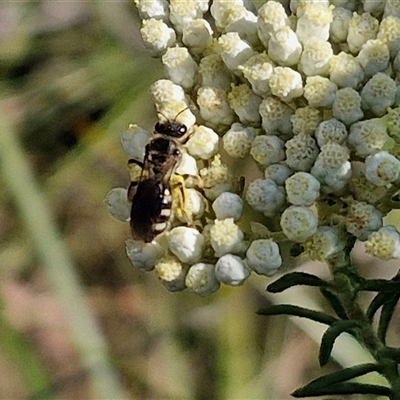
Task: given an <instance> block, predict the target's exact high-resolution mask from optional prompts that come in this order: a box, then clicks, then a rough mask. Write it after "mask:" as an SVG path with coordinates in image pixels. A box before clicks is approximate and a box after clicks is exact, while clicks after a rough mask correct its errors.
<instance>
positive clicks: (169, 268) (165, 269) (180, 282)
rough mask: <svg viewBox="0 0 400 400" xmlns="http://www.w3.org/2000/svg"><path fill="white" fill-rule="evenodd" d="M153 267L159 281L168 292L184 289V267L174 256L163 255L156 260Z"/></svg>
mask: <svg viewBox="0 0 400 400" xmlns="http://www.w3.org/2000/svg"><path fill="white" fill-rule="evenodd" d="M154 269H155V271H156V274H157V276H158V278H159V279H160V281H161V282H162V283H163V285H164V286H165V287H166V288H167V289H168V290H169V291H170V292H176V291H181V290H184V289H185V269H184V268H183V266H182V264H181V262H180V261H179V260H177V259H176V258H175V257H173V256H166V257H163V258H162V259H160V260H158V261H157V263H156V265H155V268H154Z"/></svg>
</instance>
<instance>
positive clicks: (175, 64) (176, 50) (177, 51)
mask: <svg viewBox="0 0 400 400" xmlns="http://www.w3.org/2000/svg"><path fill="white" fill-rule="evenodd" d="M162 62H163V64H164V68H165V72H166V74H167V76H168V77H169V79H171V81H172V82H174V83H175V84H177V85H180V86H182V87H183V88H184V89H186V90H188V89H191V88H192V87H193V85H194V84H195V76H196V72H197V64H196V63H195V62H194V60H193V58H192V56H191V55H190V53H189V51H188V49H187V48H186V47H169V48H168V49H167V51H166V52H165V54H164V55H163V56H162Z"/></svg>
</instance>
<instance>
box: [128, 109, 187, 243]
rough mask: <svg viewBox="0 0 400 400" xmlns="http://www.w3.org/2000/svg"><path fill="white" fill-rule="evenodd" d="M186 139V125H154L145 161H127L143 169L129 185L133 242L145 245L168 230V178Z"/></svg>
mask: <svg viewBox="0 0 400 400" xmlns="http://www.w3.org/2000/svg"><path fill="white" fill-rule="evenodd" d="M183 111H184V110H183ZM189 138H190V135H189V134H188V130H187V127H186V125H184V124H181V123H179V122H177V121H175V120H174V121H167V122H157V123H156V125H155V128H154V134H153V138H152V140H151V141H150V142H149V143H148V144H147V145H146V149H145V156H144V161H143V162H140V161H138V160H133V159H131V160H129V162H128V164H132V163H133V164H137V165H139V166H140V167H141V168H142V172H141V176H140V179H139V180H138V181H133V182H131V184H130V186H129V189H128V199H129V200H131V201H132V208H131V221H130V225H131V231H132V237H133V239H135V240H141V241H144V242H146V243H148V242H151V241H152V240H153V239H154V238H155V237H156V236H157V235H159V234H160V233H162V232H164V231H165V230H166V229H167V228H168V227H169V224H170V220H171V217H172V201H173V199H172V188H171V182H170V180H171V175H172V174H173V173H174V171H175V169H176V167H177V166H178V165H179V162H180V160H181V157H182V152H181V146H182V145H183V144H185V143H186V142H187V141H188V140H189ZM182 190H183V188H182ZM182 197H183V194H182Z"/></svg>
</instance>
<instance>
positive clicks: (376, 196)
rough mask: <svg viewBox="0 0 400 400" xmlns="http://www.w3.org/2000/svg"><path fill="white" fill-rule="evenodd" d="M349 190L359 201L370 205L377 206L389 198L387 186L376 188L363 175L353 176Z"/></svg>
mask: <svg viewBox="0 0 400 400" xmlns="http://www.w3.org/2000/svg"><path fill="white" fill-rule="evenodd" d="M349 190H350V192H351V194H352V195H353V197H354V198H355V199H356V200H358V201H365V202H367V203H369V204H376V203H377V202H378V201H381V200H382V199H383V198H384V197H385V196H387V187H386V186H376V185H374V184H373V183H372V182H370V181H369V180H367V178H366V177H365V175H364V174H363V173H361V174H359V175H358V176H352V178H351V180H350V182H349Z"/></svg>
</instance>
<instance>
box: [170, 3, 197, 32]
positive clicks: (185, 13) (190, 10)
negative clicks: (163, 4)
mask: <svg viewBox="0 0 400 400" xmlns="http://www.w3.org/2000/svg"><path fill="white" fill-rule="evenodd" d="M169 10H170V20H171V22H172V23H173V24H174V27H175V29H176V30H177V31H178V32H182V31H183V28H184V26H185V25H186V24H188V23H191V22H192V21H193V20H195V19H198V18H202V17H203V11H202V9H201V7H199V5H198V4H197V2H196V1H194V0H185V1H181V0H169Z"/></svg>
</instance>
